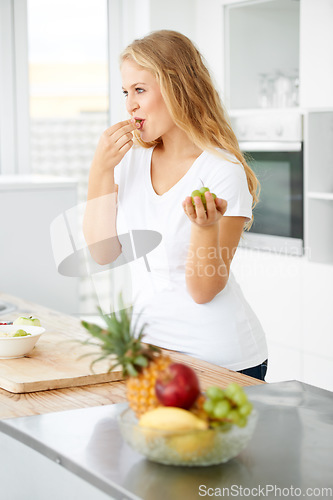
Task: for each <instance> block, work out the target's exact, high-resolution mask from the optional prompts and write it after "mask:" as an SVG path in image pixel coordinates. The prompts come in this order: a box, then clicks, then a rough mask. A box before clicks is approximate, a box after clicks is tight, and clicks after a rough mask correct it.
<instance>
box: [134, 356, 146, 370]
mask: <svg viewBox="0 0 333 500" xmlns="http://www.w3.org/2000/svg"><path fill="white" fill-rule="evenodd" d="M133 363H134V364H135V365H139V366H141V367H145V366H147V365H148V360H147V358H145V357H144V356H142V354H140V355H139V356H136V358H134V361H133Z"/></svg>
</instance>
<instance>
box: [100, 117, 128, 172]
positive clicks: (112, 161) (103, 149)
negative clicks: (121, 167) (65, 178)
mask: <svg viewBox="0 0 333 500" xmlns="http://www.w3.org/2000/svg"><path fill="white" fill-rule="evenodd" d="M136 128H137V125H136V123H135V120H134V119H133V118H132V119H130V120H126V121H123V122H119V123H116V124H115V125H112V127H109V128H107V129H106V130H105V131H104V132H103V134H102V135H101V137H100V140H99V142H98V145H97V148H96V151H95V155H94V158H93V162H92V167H93V168H94V169H97V170H99V171H101V172H102V171H108V170H110V169H112V170H113V169H114V168H115V167H116V165H118V163H120V161H121V160H122V159H123V157H124V156H125V154H126V153H127V152H128V151H129V150H130V149H131V147H132V146H133V134H132V132H133V130H135V129H136Z"/></svg>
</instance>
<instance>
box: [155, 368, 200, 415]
mask: <svg viewBox="0 0 333 500" xmlns="http://www.w3.org/2000/svg"><path fill="white" fill-rule="evenodd" d="M155 393H156V397H157V399H158V400H159V402H160V403H161V404H162V405H163V406H176V407H178V408H184V409H185V410H188V409H189V408H190V407H191V406H192V405H193V403H194V402H195V400H196V399H197V397H198V396H199V394H200V386H199V380H198V377H197V375H196V373H195V371H194V370H192V368H190V367H189V366H187V365H183V364H182V363H172V364H171V365H169V366H168V368H167V369H166V370H164V371H163V372H162V373H161V374H160V375H159V377H158V378H157V380H156V384H155Z"/></svg>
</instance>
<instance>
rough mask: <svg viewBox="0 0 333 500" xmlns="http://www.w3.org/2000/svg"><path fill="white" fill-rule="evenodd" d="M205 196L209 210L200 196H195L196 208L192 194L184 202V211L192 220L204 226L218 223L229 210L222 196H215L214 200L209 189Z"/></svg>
mask: <svg viewBox="0 0 333 500" xmlns="http://www.w3.org/2000/svg"><path fill="white" fill-rule="evenodd" d="M205 198H206V207H207V210H205V207H204V205H203V203H202V201H201V198H200V196H195V197H194V203H195V208H194V206H193V204H192V198H191V196H187V197H186V198H185V200H184V201H183V203H182V205H183V209H184V212H185V214H186V215H187V217H188V218H189V219H190V221H191V222H193V223H194V224H197V225H198V226H202V227H205V226H211V225H213V224H217V223H218V222H219V220H220V219H221V217H223V215H224V213H225V212H226V210H227V202H226V200H223V199H222V198H215V200H214V198H213V196H212V193H211V192H209V191H206V192H205Z"/></svg>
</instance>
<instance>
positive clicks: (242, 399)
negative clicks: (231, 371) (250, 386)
mask: <svg viewBox="0 0 333 500" xmlns="http://www.w3.org/2000/svg"><path fill="white" fill-rule="evenodd" d="M252 408H253V406H252V404H251V403H250V402H249V401H248V399H247V395H246V393H245V392H244V390H243V388H242V387H240V386H239V385H238V384H236V383H231V384H229V385H228V387H227V388H226V389H225V390H223V389H221V388H220V387H216V386H212V387H209V388H208V389H207V390H206V400H205V403H204V405H203V409H204V411H205V412H206V413H207V414H208V416H209V422H210V426H211V427H213V428H215V427H218V428H219V429H221V430H225V431H227V430H229V428H230V427H231V426H232V425H233V424H235V425H238V426H239V427H245V426H246V424H247V417H248V416H249V415H250V413H251V411H252Z"/></svg>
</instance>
